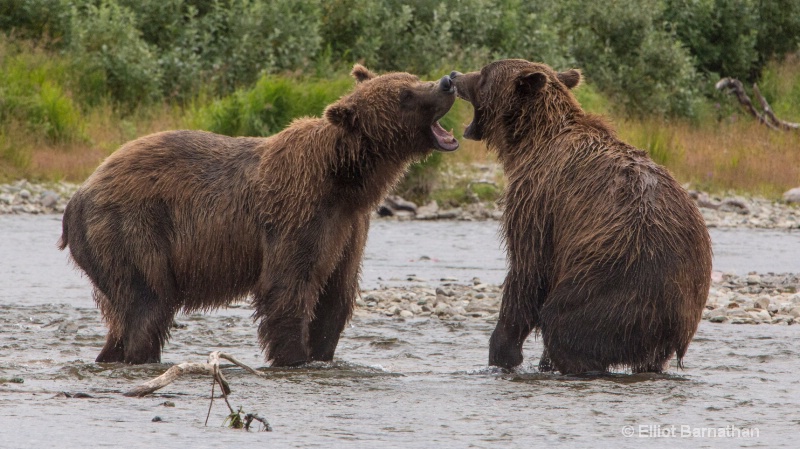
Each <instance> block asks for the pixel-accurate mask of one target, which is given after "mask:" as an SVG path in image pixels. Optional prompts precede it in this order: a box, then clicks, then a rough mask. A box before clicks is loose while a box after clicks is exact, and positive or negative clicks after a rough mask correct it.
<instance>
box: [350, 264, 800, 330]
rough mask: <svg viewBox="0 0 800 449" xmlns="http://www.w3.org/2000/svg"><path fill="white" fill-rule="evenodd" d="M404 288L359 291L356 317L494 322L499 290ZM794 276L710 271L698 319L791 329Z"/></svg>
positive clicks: (798, 312)
mask: <svg viewBox="0 0 800 449" xmlns="http://www.w3.org/2000/svg"><path fill="white" fill-rule="evenodd" d="M392 282H403V283H406V284H407V285H401V286H382V287H380V288H376V289H363V290H361V294H360V296H359V298H358V299H357V301H356V305H357V307H356V311H355V314H356V316H364V317H368V316H374V315H380V316H385V317H390V318H394V319H399V320H403V319H415V318H430V319H438V320H441V321H444V322H461V321H468V320H483V321H487V322H496V321H497V318H498V313H499V311H500V303H501V300H502V286H499V285H491V284H484V283H482V282H481V281H480V279H478V278H474V279H473V282H472V283H471V284H466V285H465V284H463V283H461V284H459V283H457V282H455V281H454V280H452V279H441V280H439V281H438V282H430V281H427V280H425V279H421V278H418V277H416V276H409V277H407V278H404V279H394V280H392ZM798 289H800V274H792V273H784V274H773V273H767V274H757V273H751V274H748V275H746V276H737V275H734V274H728V273H720V272H714V273H713V274H712V286H711V289H710V291H709V295H708V300H707V302H706V307H705V310H704V311H703V316H702V319H703V320H706V321H710V322H712V323H720V324H723V323H727V324H773V325H793V324H796V323H800V293H798Z"/></svg>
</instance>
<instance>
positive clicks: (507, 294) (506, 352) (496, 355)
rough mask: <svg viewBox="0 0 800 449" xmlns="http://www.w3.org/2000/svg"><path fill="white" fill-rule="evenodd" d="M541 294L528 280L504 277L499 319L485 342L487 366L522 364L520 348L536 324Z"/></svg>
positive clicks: (510, 366) (511, 273) (522, 276)
mask: <svg viewBox="0 0 800 449" xmlns="http://www.w3.org/2000/svg"><path fill="white" fill-rule="evenodd" d="M542 294H543V292H542V291H541V289H540V288H538V287H537V286H536V284H535V283H533V282H530V278H529V277H527V276H525V275H521V274H515V273H513V272H509V274H508V275H507V276H506V280H505V282H504V285H503V302H502V305H501V307H500V316H499V318H498V321H497V326H496V327H495V329H494V332H493V333H492V337H491V338H490V339H489V365H491V366H499V367H501V368H508V369H510V368H514V367H516V366H519V365H520V364H521V363H522V359H523V357H522V345H523V344H524V343H525V340H526V339H527V338H528V335H530V333H531V331H532V330H533V329H534V327H536V326H538V323H539V312H538V305H537V304H538V302H537V301H538V298H539V297H540V295H542Z"/></svg>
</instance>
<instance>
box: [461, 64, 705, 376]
mask: <svg viewBox="0 0 800 449" xmlns="http://www.w3.org/2000/svg"><path fill="white" fill-rule="evenodd" d="M450 76H451V78H452V79H453V82H454V83H455V85H456V90H457V95H458V96H459V97H461V98H463V99H465V100H467V101H469V102H470V103H472V105H473V106H474V110H475V112H474V118H473V121H472V123H470V124H469V125H468V126H467V128H466V130H465V132H464V137H466V138H469V139H474V140H484V141H485V142H486V143H487V144H488V146H489V148H490V149H492V150H493V151H495V152H496V153H497V155H498V158H499V159H500V161H501V162H502V164H503V167H504V170H505V173H506V176H507V178H508V185H507V188H506V192H505V195H504V201H505V207H506V209H505V213H504V217H503V231H504V233H505V236H504V237H505V243H506V248H507V251H508V263H509V267H508V270H509V271H508V274H507V277H506V280H505V283H504V286H503V300H502V307H501V311H500V317H499V322H498V323H497V327H496V329H495V331H494V333H493V334H492V337H491V340H490V349H489V364H490V365H496V366H500V367H505V368H511V367H515V366H517V365H519V364H520V363H521V362H522V346H523V343H524V341H525V339H526V338H527V337H528V335H529V334H530V333H531V331H532V330H534V329H535V330H539V331H541V335H542V340H543V344H544V353H543V355H542V358H541V360H540V364H539V367H540V370H543V371H545V370H552V369H553V368H555V369H557V370H558V371H560V372H562V373H584V372H605V371H608V370H609V369H610V368H612V367H619V368H630V369H631V370H632V371H633V372H661V371H662V370H663V369H664V368H665V365H666V363H667V362H668V360H669V359H670V358H671V357H672V356H673V355H674V354H677V359H678V365H679V366H682V360H683V357H684V355H685V354H686V349H687V347H688V346H689V342H690V341H691V340H692V337H693V336H694V333H695V331H696V330H697V326H698V323H699V322H700V319H701V314H702V311H703V307H704V305H705V303H706V298H707V296H708V289H709V285H710V275H711V241H710V238H709V236H708V231H707V229H706V226H705V224H704V221H703V217H702V215H701V214H700V212H699V211H698V209H697V207H696V206H695V205H694V203H693V202H692V200H691V198H690V197H689V195H688V194H687V192H686V191H685V190H684V189H683V188H682V187H681V186H680V184H678V182H676V181H675V179H674V178H673V177H672V176H671V175H670V174H669V173H668V172H667V170H666V169H664V168H663V167H661V166H659V165H657V164H655V163H654V162H653V161H652V160H651V159H650V158H649V157H648V155H647V153H645V152H644V151H642V150H639V149H636V148H634V147H632V146H630V145H628V144H626V143H624V142H622V141H620V140H619V139H617V137H616V136H615V134H614V132H613V131H612V130H611V129H610V127H609V126H608V125H607V124H606V123H604V122H603V121H602V120H601V119H600V118H598V117H595V116H592V115H589V114H586V113H585V112H584V111H583V110H582V109H581V107H580V105H579V104H578V102H577V100H576V99H575V97H574V96H573V94H572V92H571V91H570V89H572V88H573V87H575V86H577V85H578V84H579V82H580V80H581V74H580V73H579V72H578V71H576V70H568V71H565V72H560V73H559V72H556V71H554V70H553V69H551V68H550V67H548V66H546V65H544V64H537V63H532V62H528V61H525V60H519V59H516V60H503V61H496V62H493V63H491V64H489V65H487V66H485V67H484V68H483V69H481V71H480V72H472V73H467V74H461V73H458V72H453V73H452V74H451V75H450Z"/></svg>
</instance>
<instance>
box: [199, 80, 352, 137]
mask: <svg viewBox="0 0 800 449" xmlns="http://www.w3.org/2000/svg"><path fill="white" fill-rule="evenodd" d="M353 83H354V81H353V79H352V78H350V77H349V76H340V77H338V78H336V79H333V80H298V79H291V78H286V77H277V76H263V77H262V78H261V79H259V80H258V82H257V83H256V85H255V86H254V87H252V88H250V89H242V90H237V91H236V92H234V93H233V94H231V95H229V96H227V97H225V98H223V99H221V100H218V101H215V102H213V103H212V104H211V105H209V106H206V107H203V108H200V110H198V111H197V113H196V115H197V120H198V126H199V127H201V128H203V129H207V130H209V131H212V132H216V133H220V134H225V135H229V136H269V135H271V134H274V133H276V132H278V131H280V130H282V129H283V128H285V127H286V126H287V125H288V124H289V123H290V122H291V121H292V120H294V119H295V118H298V117H303V116H320V115H321V114H322V111H323V110H324V109H325V106H327V105H328V104H330V103H332V102H334V101H336V99H338V98H339V97H340V96H342V95H343V94H344V93H345V92H347V91H348V90H350V89H351V88H352V87H353Z"/></svg>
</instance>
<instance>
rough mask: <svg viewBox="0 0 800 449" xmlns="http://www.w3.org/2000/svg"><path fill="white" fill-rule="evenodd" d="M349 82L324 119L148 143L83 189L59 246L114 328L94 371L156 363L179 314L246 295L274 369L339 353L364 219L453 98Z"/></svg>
mask: <svg viewBox="0 0 800 449" xmlns="http://www.w3.org/2000/svg"><path fill="white" fill-rule="evenodd" d="M353 75H354V76H355V78H356V79H357V81H358V84H357V85H356V88H355V89H354V91H353V92H352V93H350V94H348V95H346V96H344V97H342V98H341V99H340V100H339V101H337V102H336V103H334V104H332V105H330V106H329V107H328V108H327V109H326V111H325V115H324V117H323V118H303V119H298V120H296V121H294V122H293V123H292V124H291V125H290V126H289V127H288V128H287V129H286V130H284V131H283V132H281V133H279V134H276V135H274V136H272V137H269V138H231V137H226V136H220V135H216V134H211V133H207V132H200V131H173V132H164V133H159V134H153V135H150V136H146V137H142V138H140V139H137V140H134V141H132V142H129V143H127V144H125V145H124V146H123V147H122V148H120V149H119V150H118V151H116V152H115V153H114V154H112V155H111V156H110V157H109V158H108V159H107V160H106V161H105V162H104V163H103V164H102V165H101V166H100V167H99V168H98V169H97V170H96V171H95V172H94V174H92V175H91V176H90V177H89V178H88V180H87V181H86V182H85V184H84V185H83V186H81V188H80V189H79V191H78V192H77V193H76V194H75V195H74V197H73V198H72V199H71V200H70V202H69V204H68V206H67V209H66V212H65V213H64V218H63V234H62V238H61V242H60V247H61V248H62V249H63V248H65V247H66V246H69V249H70V252H71V254H72V258H73V260H74V262H75V263H76V264H77V265H78V267H80V268H81V269H82V270H83V271H84V272H86V274H87V275H88V277H89V279H90V280H91V282H92V284H93V285H94V297H95V300H96V302H97V304H98V306H99V307H100V309H101V311H102V314H103V317H104V319H105V321H106V323H107V325H108V329H109V332H108V337H107V342H106V345H105V347H104V348H103V349H102V351H101V352H100V354H99V355H98V357H97V361H98V362H125V363H134V364H135V363H149V362H158V361H160V358H161V349H162V347H163V345H164V343H165V342H166V340H167V338H168V337H169V329H170V325H171V324H172V322H173V318H174V316H175V314H176V313H177V312H179V311H187V312H188V311H195V310H209V309H213V308H216V307H220V306H225V305H226V304H229V303H231V302H233V301H236V300H240V299H244V298H245V297H247V296H250V295H252V297H253V304H254V307H255V312H254V318H256V319H258V320H259V327H258V333H259V338H260V341H261V344H262V346H263V348H264V349H265V350H266V354H267V359H269V360H272V363H273V366H286V365H295V364H299V363H303V362H306V361H311V360H331V359H332V358H333V354H334V351H335V349H336V345H337V342H338V340H339V335H340V333H341V331H342V330H343V328H344V326H345V324H346V322H347V320H348V319H349V318H350V316H351V314H352V310H353V307H354V301H355V298H356V296H357V293H358V292H357V287H358V278H359V270H360V262H361V256H362V251H363V248H364V244H365V241H366V238H367V231H368V227H369V214H370V212H371V211H372V210H373V209H374V208H375V206H376V204H377V203H378V201H379V200H380V199H382V198H383V197H384V196H385V195H386V193H387V191H388V190H389V189H390V188H391V186H392V185H393V184H394V183H395V182H396V181H397V179H398V178H399V177H400V176H401V174H402V173H403V171H404V170H405V168H406V167H407V166H408V164H409V163H410V162H411V161H413V160H415V159H418V158H420V157H423V156H424V155H426V154H428V153H430V151H431V150H433V149H434V147H435V139H434V137H433V136H432V134H431V124H432V123H434V122H435V121H436V120H438V119H439V118H440V117H441V116H443V115H444V114H445V113H446V112H447V110H448V109H449V108H450V107H451V106H452V104H453V102H454V101H455V95H454V93H453V92H452V89H451V90H450V91H446V90H443V89H442V88H441V87H440V85H439V84H438V83H430V82H425V83H424V82H420V81H419V80H418V79H417V78H416V77H414V76H412V75H409V74H404V73H393V74H387V75H383V76H380V77H375V76H374V75H373V74H372V73H370V72H369V71H368V70H367V69H365V68H363V67H361V66H356V67H355V68H354V70H353ZM447 82H448V83H449V80H448V81H447ZM451 149H452V148H451Z"/></svg>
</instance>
